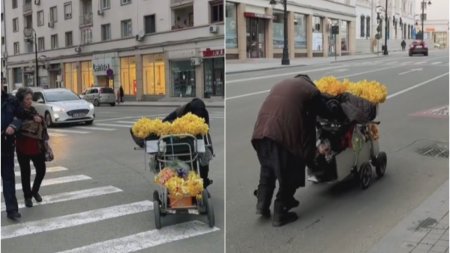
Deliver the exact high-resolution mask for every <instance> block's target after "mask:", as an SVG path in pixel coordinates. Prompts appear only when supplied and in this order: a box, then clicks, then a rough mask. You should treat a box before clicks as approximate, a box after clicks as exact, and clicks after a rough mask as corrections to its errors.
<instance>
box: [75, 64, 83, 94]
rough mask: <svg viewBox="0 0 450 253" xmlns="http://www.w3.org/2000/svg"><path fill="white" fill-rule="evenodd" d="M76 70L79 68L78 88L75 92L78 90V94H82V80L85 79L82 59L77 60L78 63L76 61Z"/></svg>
mask: <svg viewBox="0 0 450 253" xmlns="http://www.w3.org/2000/svg"><path fill="white" fill-rule="evenodd" d="M76 67H77V68H76V70H77V84H76V85H77V90H76V91H74V92H76V93H77V94H80V93H81V92H83V91H82V89H83V88H82V87H81V86H82V85H83V82H82V80H83V75H82V74H81V61H77V63H76Z"/></svg>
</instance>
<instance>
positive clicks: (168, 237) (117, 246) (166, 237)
mask: <svg viewBox="0 0 450 253" xmlns="http://www.w3.org/2000/svg"><path fill="white" fill-rule="evenodd" d="M218 230H220V229H219V228H217V227H213V228H210V227H208V225H206V224H205V223H203V222H201V221H189V222H185V223H180V224H176V225H172V226H167V227H163V228H162V229H160V230H157V229H154V230H150V231H146V232H141V233H137V234H134V235H129V236H125V237H121V238H117V239H112V240H107V241H104V242H98V243H94V244H91V245H86V246H83V247H80V248H75V249H71V250H66V251H61V252H59V253H76V252H77V253H78V252H79V253H81V252H108V253H126V252H136V251H139V250H143V249H148V248H151V247H155V246H158V245H162V244H166V243H169V242H173V241H178V240H183V239H188V238H191V237H195V236H199V235H204V234H207V233H212V232H215V231H218Z"/></svg>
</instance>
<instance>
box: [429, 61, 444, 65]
mask: <svg viewBox="0 0 450 253" xmlns="http://www.w3.org/2000/svg"><path fill="white" fill-rule="evenodd" d="M441 63H442V62H441V61H437V62H433V63H431V65H437V64H441Z"/></svg>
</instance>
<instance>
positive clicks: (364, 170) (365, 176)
mask: <svg viewBox="0 0 450 253" xmlns="http://www.w3.org/2000/svg"><path fill="white" fill-rule="evenodd" d="M358 176H359V183H360V185H361V188H362V189H367V187H369V185H370V183H371V181H372V166H370V164H369V163H368V162H365V163H363V164H361V167H360V168H359V172H358Z"/></svg>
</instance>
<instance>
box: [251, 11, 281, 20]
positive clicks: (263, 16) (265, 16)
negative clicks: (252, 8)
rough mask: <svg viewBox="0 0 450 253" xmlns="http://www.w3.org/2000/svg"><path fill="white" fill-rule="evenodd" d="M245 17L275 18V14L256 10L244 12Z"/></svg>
mask: <svg viewBox="0 0 450 253" xmlns="http://www.w3.org/2000/svg"><path fill="white" fill-rule="evenodd" d="M244 17H246V18H265V19H274V16H272V15H267V14H259V13H254V12H244Z"/></svg>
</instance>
